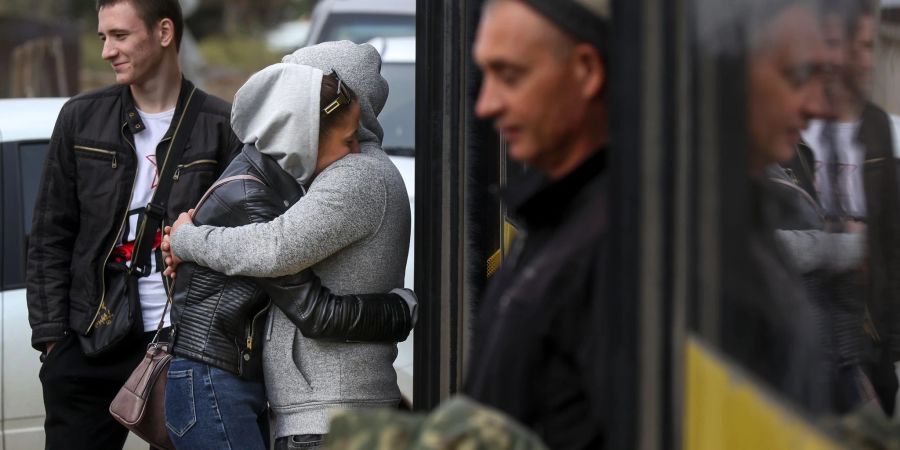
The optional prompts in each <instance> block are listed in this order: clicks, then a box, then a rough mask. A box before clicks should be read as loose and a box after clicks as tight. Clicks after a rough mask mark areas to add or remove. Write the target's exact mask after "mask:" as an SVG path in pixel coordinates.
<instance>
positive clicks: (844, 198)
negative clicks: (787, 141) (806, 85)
mask: <svg viewBox="0 0 900 450" xmlns="http://www.w3.org/2000/svg"><path fill="white" fill-rule="evenodd" d="M828 125H829V126H831V127H832V128H831V133H832V136H831V138H830V139H831V140H832V142H833V143H834V144H833V145H834V146H835V150H836V152H835V153H836V155H835V156H836V159H837V161H836V162H837V168H836V169H837V170H836V173H837V181H838V189H837V192H836V193H832V190H833V188H834V187H833V186H831V185H830V182H829V180H831V177H829V173H828V170H829V167H828V166H829V164H828V162H827V161H829V159H830V158H829V145H830V144H829V143H828V140H829V137H828V135H827V134H826V130H825V126H826V123H825V122H824V121H822V120H813V121H811V122H810V124H809V127H808V128H807V129H806V130H804V131H803V140H804V141H805V142H806V143H807V144H808V145H809V146H810V148H811V149H812V151H813V154H814V157H815V160H816V161H815V178H816V179H815V183H816V191H817V193H818V195H819V201H820V202H821V204H822V207H823V208H824V209H825V211H826V212H827V213H829V214H837V213H841V215H845V216H850V217H855V218H865V217H866V195H865V190H864V189H863V165H864V162H865V157H866V155H865V148H863V146H862V145H861V144H860V143H859V141H857V139H856V135H857V133H858V132H859V122H858V121H857V122H831V123H830V124H828ZM831 170H834V169H831ZM835 201H837V202H838V204H835Z"/></svg>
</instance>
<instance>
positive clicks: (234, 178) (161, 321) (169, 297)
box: [150, 175, 265, 345]
mask: <svg viewBox="0 0 900 450" xmlns="http://www.w3.org/2000/svg"><path fill="white" fill-rule="evenodd" d="M238 180H249V181H256V182H258V183H260V184H265V182H263V181H262V180H260V179H259V178H257V177H254V176H253V175H233V176H230V177H225V178H222V179H221V180H218V181H216V182H215V183H213V185H212V186H210V187H209V189H207V190H206V193H204V194H203V197H202V198H200V201H199V202H197V206H196V208H195V209H200V206H202V205H203V203H204V202H205V201H206V199H207V198H209V196H210V195H212V193H213V191H215V190H216V188H218V187H219V186H222V185H223V184H225V183H230V182H232V181H238ZM174 290H175V289H174V287H170V288H168V289H166V306H165V307H164V308H163V313H162V317H160V318H159V325H157V326H156V334H155V335H153V340H152V341H150V345H156V344H157V343H158V342H159V332H160V331H162V329H163V325H164V324H165V322H166V311H168V309H169V305H171V304H172V292H173V291H174Z"/></svg>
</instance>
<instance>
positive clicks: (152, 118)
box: [122, 108, 175, 331]
mask: <svg viewBox="0 0 900 450" xmlns="http://www.w3.org/2000/svg"><path fill="white" fill-rule="evenodd" d="M138 114H140V116H141V121H142V122H143V123H144V131H141V132H139V133H136V134H135V135H134V144H135V150H137V161H138V165H137V177H136V178H135V184H134V192H133V193H132V195H131V203H130V206H129V211H128V222H127V224H126V227H127V228H126V229H125V232H124V233H123V234H126V238H125V239H123V240H122V242H133V241H134V240H135V238H136V236H135V235H136V233H137V228H138V225H139V224H140V218H141V217H142V216H143V212H144V209H145V208H146V206H147V203H149V202H150V199H151V198H152V197H153V192H154V191H155V190H156V186H157V183H158V182H159V180H158V175H157V166H156V165H157V161H156V146H157V145H159V142H160V141H161V140H162V138H163V137H164V136H165V134H166V131H168V130H169V125H170V124H171V123H172V118H173V117H174V116H175V109H174V108H172V109H170V110H168V111H164V112H161V113H155V114H148V113H145V112H143V111H140V110H138ZM160 163H161V161H160ZM158 258H160V254H159V250H157V249H154V251H153V252H151V253H150V263H151V265H152V268H153V270H152V271H151V273H150V275H148V276H146V277H143V278H140V279H138V292H139V293H140V297H141V316H142V317H143V322H144V331H155V330H156V327H157V326H159V319H160V317H161V316H162V312H163V309H164V308H165V305H166V289H165V287H164V285H163V279H162V272H161V267H160V266H162V261H158V260H157V259H158ZM168 316H169V314H168V313H166V321H165V325H166V326H168V325H169V324H170V321H169V317H168Z"/></svg>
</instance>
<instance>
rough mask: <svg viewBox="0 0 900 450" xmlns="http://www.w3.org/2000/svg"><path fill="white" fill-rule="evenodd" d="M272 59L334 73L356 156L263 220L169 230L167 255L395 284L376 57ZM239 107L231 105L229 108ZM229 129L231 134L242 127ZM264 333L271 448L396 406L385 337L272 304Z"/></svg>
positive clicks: (400, 191) (383, 86) (398, 261)
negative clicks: (343, 337)
mask: <svg viewBox="0 0 900 450" xmlns="http://www.w3.org/2000/svg"><path fill="white" fill-rule="evenodd" d="M283 62H285V63H298V64H307V65H311V66H313V67H318V68H321V69H323V70H325V71H330V70H331V69H335V70H337V72H338V73H340V75H341V78H342V79H343V80H344V81H345V82H346V83H347V84H348V85H349V86H350V87H351V88H352V89H353V91H355V92H356V94H357V96H358V98H359V106H360V112H361V118H360V129H359V131H358V133H357V137H358V139H359V146H360V152H359V153H358V154H351V155H348V156H346V157H344V158H342V159H340V160H338V161H336V162H334V163H333V164H331V165H330V166H328V167H327V168H325V169H324V170H322V171H321V173H319V174H318V175H316V177H315V179H312V181H311V183H310V184H309V189H308V191H307V193H306V195H305V196H304V197H303V198H301V199H300V200H299V201H298V202H297V203H295V204H294V205H293V206H292V207H291V208H290V209H288V211H287V212H285V214H284V215H282V216H280V217H278V218H277V219H275V220H273V221H271V222H268V223H259V224H252V225H246V226H242V227H237V228H219V227H209V226H199V227H198V226H192V225H190V224H186V225H184V226H181V227H180V228H177V227H176V228H175V230H174V232H173V233H172V235H171V248H172V251H173V253H174V254H175V255H177V257H178V258H180V259H181V260H184V261H194V262H196V263H198V264H200V265H203V266H206V267H209V268H212V269H214V270H217V271H220V272H223V273H225V274H228V275H244V276H253V277H277V276H281V275H288V274H294V273H297V272H299V271H301V270H303V269H306V268H309V267H312V268H313V270H314V271H315V273H316V274H317V275H318V276H319V277H321V279H322V282H323V284H325V285H326V286H329V287H330V288H331V289H332V291H334V292H335V293H336V294H344V293H352V292H388V291H390V290H391V289H394V288H398V287H401V286H402V284H403V275H404V271H405V265H406V257H407V251H408V243H409V234H410V209H409V200H408V197H407V193H406V188H405V186H404V184H403V179H402V178H401V176H400V173H399V171H398V170H397V168H396V167H395V166H394V165H393V163H391V161H390V159H389V158H388V156H387V155H386V154H385V153H384V151H383V150H382V149H381V141H382V130H381V126H380V125H379V123H378V120H377V119H376V117H377V115H378V113H379V112H381V109H382V108H383V107H384V103H385V101H386V99H387V95H388V86H387V82H386V81H385V80H384V78H382V77H381V74H380V69H381V57H380V56H379V54H378V52H377V51H376V50H375V49H374V48H373V47H372V46H370V45H367V44H363V45H356V44H353V43H351V42H349V41H341V42H329V43H324V44H319V45H316V46H313V47H306V48H303V49H300V50H298V51H297V52H295V53H294V54H292V55H289V56H286V57H285V58H284V60H283ZM257 112H258V113H260V114H257V116H258V117H265V111H262V110H259V109H258V107H257ZM239 113H240V110H239V109H238V108H237V105H236V107H235V110H234V112H233V114H239ZM239 128H240V127H235V132H236V133H237V134H238V136H241V135H242V132H244V131H246V130H241V129H239ZM310 175H312V174H311V173H310ZM311 178H312V177H311V176H310V177H309V178H307V181H308V180H310V179H311ZM267 330H268V332H267V341H266V343H265V349H264V351H263V352H264V354H263V366H264V370H263V372H264V376H265V381H266V391H267V396H268V399H269V406H270V408H271V409H272V411H273V412H274V413H275V414H274V415H275V436H276V438H277V441H276V448H292V447H294V446H295V445H299V444H300V443H303V444H305V447H304V448H313V447H312V445H315V443H316V442H320V441H321V439H322V436H323V435H324V434H325V433H327V431H328V414H329V411H330V410H332V409H335V408H359V407H375V406H394V405H396V404H397V403H398V402H399V400H400V390H399V388H398V386H397V379H396V373H395V372H394V369H393V366H392V363H393V361H394V359H395V358H396V356H397V346H396V345H395V344H384V343H336V342H325V341H317V340H315V339H308V338H307V337H305V336H304V335H303V334H302V333H301V332H300V331H299V330H298V329H297V328H296V327H295V326H294V325H293V323H291V322H290V320H288V319H287V318H286V317H285V315H284V314H283V313H281V312H280V311H279V310H277V309H276V310H273V311H272V312H271V314H270V315H269V323H268V325H267Z"/></svg>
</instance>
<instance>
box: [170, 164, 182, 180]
mask: <svg viewBox="0 0 900 450" xmlns="http://www.w3.org/2000/svg"><path fill="white" fill-rule="evenodd" d="M181 166H182V165H181V164H179V165H178V166H177V167H175V175H172V179H173V180H175V181H178V177H180V176H181Z"/></svg>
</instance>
